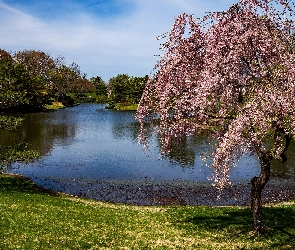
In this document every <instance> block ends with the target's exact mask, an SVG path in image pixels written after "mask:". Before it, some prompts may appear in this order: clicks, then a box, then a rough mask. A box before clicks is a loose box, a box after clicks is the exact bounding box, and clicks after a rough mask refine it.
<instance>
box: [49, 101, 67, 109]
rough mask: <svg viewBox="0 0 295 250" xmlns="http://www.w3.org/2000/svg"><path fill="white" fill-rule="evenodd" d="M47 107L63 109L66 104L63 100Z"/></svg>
mask: <svg viewBox="0 0 295 250" xmlns="http://www.w3.org/2000/svg"><path fill="white" fill-rule="evenodd" d="M45 108H46V109H48V110H56V109H63V108H65V106H64V105H63V104H62V103H61V102H52V104H47V105H45Z"/></svg>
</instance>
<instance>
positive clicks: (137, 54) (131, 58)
mask: <svg viewBox="0 0 295 250" xmlns="http://www.w3.org/2000/svg"><path fill="white" fill-rule="evenodd" d="M236 2H237V0H80V1H79V0H59V1H56V0H46V1H45V0H44V1H42V0H0V34H1V35H0V48H1V49H5V50H7V51H10V52H14V51H17V50H24V49H35V50H42V51H45V52H47V53H49V54H50V55H51V56H53V57H57V56H59V55H61V56H64V57H65V58H66V59H67V62H68V63H71V62H76V63H77V64H79V65H80V68H81V70H82V71H83V72H85V73H86V74H87V76H88V77H89V78H90V77H93V76H101V77H102V78H103V79H104V80H105V81H108V80H109V78H110V77H114V76H116V75H117V74H129V75H130V76H144V75H146V74H150V72H151V71H152V68H153V66H154V64H155V63H156V61H157V60H158V58H157V57H154V55H155V54H159V47H160V43H161V42H163V41H157V40H156V39H155V37H156V36H158V35H161V34H163V33H165V32H167V31H169V30H170V29H171V27H172V24H173V21H174V18H175V17H176V16H177V15H179V14H182V13H187V14H194V15H195V16H196V17H201V16H203V15H204V13H205V12H208V11H221V10H225V9H227V8H228V7H229V6H230V5H232V4H234V3H236Z"/></svg>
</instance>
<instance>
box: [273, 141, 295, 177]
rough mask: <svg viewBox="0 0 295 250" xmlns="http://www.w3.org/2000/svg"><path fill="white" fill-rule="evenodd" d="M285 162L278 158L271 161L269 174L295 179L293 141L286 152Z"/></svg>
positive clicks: (294, 146) (294, 145)
mask: <svg viewBox="0 0 295 250" xmlns="http://www.w3.org/2000/svg"><path fill="white" fill-rule="evenodd" d="M286 156H287V162H285V163H281V162H280V161H278V160H274V161H272V162H271V176H272V177H276V178H282V179H289V178H292V179H293V180H294V179H295V142H294V140H292V141H291V144H290V146H289V148H288V150H287V152H286Z"/></svg>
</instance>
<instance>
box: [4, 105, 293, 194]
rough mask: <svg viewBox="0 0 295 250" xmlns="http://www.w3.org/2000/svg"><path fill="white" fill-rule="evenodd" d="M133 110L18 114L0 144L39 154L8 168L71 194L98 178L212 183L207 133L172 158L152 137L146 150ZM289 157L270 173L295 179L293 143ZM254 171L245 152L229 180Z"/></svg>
mask: <svg viewBox="0 0 295 250" xmlns="http://www.w3.org/2000/svg"><path fill="white" fill-rule="evenodd" d="M134 114H135V113H134V112H129V111H124V112H120V111H114V110H108V109H105V108H104V105H101V104H93V103H85V104H81V105H78V106H75V107H71V108H66V109H62V110H57V111H53V112H41V113H32V114H25V115H22V116H23V117H25V121H24V123H23V124H22V126H21V127H20V128H19V129H18V130H17V131H16V132H7V131H0V141H1V144H0V145H8V144H11V143H13V142H19V141H26V142H28V143H29V147H30V148H31V149H35V150H37V151H39V152H41V155H42V156H41V158H40V159H39V160H37V161H35V162H33V163H30V164H21V163H15V164H13V165H12V166H11V167H10V168H9V169H8V172H10V173H16V174H22V175H24V176H27V177H29V178H30V179H32V180H33V181H34V182H36V183H37V184H39V185H41V186H43V187H45V188H49V189H53V190H57V191H63V192H70V193H71V192H72V193H73V192H74V191H73V190H74V189H75V190H76V191H75V192H77V189H81V190H82V189H83V188H82V187H83V186H84V187H85V183H87V185H88V187H87V188H88V189H89V183H96V184H97V183H102V182H107V183H108V184H110V183H115V182H117V183H122V182H128V183H131V182H143V181H144V182H145V183H146V182H153V183H156V182H158V183H159V182H169V181H174V182H178V183H179V182H198V183H209V182H210V181H208V177H210V176H211V175H212V169H210V168H209V167H207V165H206V164H210V159H209V160H208V161H207V162H204V161H203V160H202V159H201V156H202V155H203V154H204V153H206V152H207V151H208V150H209V151H210V147H209V142H210V136H209V135H208V134H206V133H204V134H200V135H198V136H196V137H194V138H193V139H191V140H188V142H187V144H186V145H182V147H181V148H178V149H175V150H174V151H173V152H172V153H171V155H170V156H168V157H166V158H160V153H159V144H158V139H157V137H156V135H153V136H152V139H151V143H150V145H149V150H148V151H146V150H143V148H142V145H139V144H138V139H137V138H138V133H139V125H138V123H137V121H136V120H135V118H134ZM288 157H289V161H288V163H286V164H281V163H279V162H275V163H274V164H273V166H272V176H273V177H276V178H280V179H292V180H294V176H295V157H294V143H293V144H292V145H291V148H290V150H289V152H288ZM257 174H259V162H258V160H257V157H255V156H245V157H243V158H242V159H241V160H240V161H239V163H238V166H237V167H236V168H233V169H232V170H231V175H230V176H231V180H232V181H233V182H238V181H239V182H240V181H242V182H249V180H250V179H251V178H252V177H253V176H254V175H257ZM69 183H71V184H69Z"/></svg>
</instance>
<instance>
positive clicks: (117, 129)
mask: <svg viewBox="0 0 295 250" xmlns="http://www.w3.org/2000/svg"><path fill="white" fill-rule="evenodd" d="M145 125H146V127H145V129H146V130H147V131H148V132H147V135H148V138H147V140H149V141H151V140H155V141H156V144H157V148H158V149H159V155H160V153H161V152H160V148H161V147H160V140H159V138H158V137H156V138H155V133H154V132H153V129H154V126H153V125H151V124H145ZM139 130H140V126H139V123H138V122H130V123H125V124H123V125H122V124H121V123H118V124H113V127H112V132H113V136H114V138H116V139H127V140H132V141H133V142H135V143H138V137H139V134H140V133H139ZM210 141H211V142H212V140H211V136H210V134H209V132H205V131H204V132H202V133H200V134H198V135H194V136H189V137H187V136H184V137H182V138H177V139H176V138H175V140H174V141H173V142H172V143H171V148H170V151H169V153H168V154H166V155H164V156H163V157H164V158H165V159H168V160H169V161H170V162H171V163H172V164H177V165H180V166H182V167H186V168H187V167H194V164H195V158H196V154H198V155H201V154H203V153H207V152H208V151H210V152H211V151H212V149H211V147H210V145H209V142H210ZM149 144H150V143H149Z"/></svg>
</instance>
